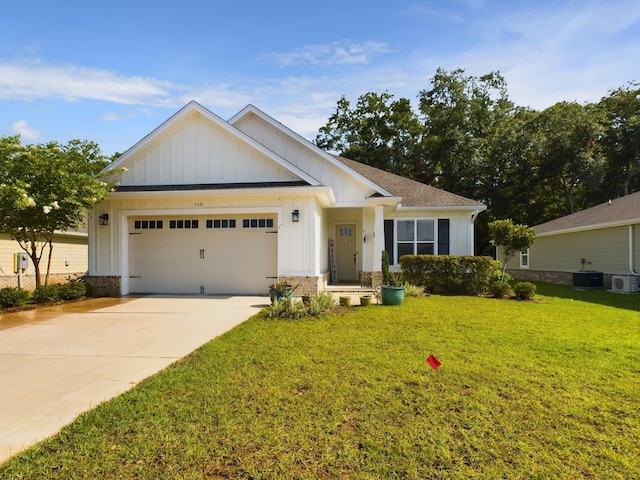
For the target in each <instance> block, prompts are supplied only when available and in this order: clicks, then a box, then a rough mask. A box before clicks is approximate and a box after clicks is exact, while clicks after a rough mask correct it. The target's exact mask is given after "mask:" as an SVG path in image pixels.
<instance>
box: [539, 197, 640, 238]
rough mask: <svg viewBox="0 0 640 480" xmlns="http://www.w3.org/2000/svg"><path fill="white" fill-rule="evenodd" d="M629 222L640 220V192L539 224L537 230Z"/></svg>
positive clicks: (547, 230)
mask: <svg viewBox="0 0 640 480" xmlns="http://www.w3.org/2000/svg"><path fill="white" fill-rule="evenodd" d="M627 222H628V223H629V224H631V223H638V222H640V192H636V193H632V194H630V195H626V196H624V197H620V198H616V199H615V200H610V201H609V202H606V203H603V204H600V205H596V206H595V207H591V208H587V209H586V210H582V211H580V212H576V213H572V214H570V215H567V216H564V217H560V218H556V219H555V220H551V221H550V222H546V223H542V224H540V225H537V226H536V227H535V230H536V234H538V235H541V234H548V233H554V232H560V231H564V230H572V229H584V228H589V227H597V226H599V225H606V224H611V223H614V224H615V223H622V224H624V223H627Z"/></svg>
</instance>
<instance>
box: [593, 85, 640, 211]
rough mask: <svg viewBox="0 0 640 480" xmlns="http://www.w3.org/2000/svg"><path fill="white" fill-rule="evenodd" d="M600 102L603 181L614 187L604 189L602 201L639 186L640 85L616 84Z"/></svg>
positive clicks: (604, 183)
mask: <svg viewBox="0 0 640 480" xmlns="http://www.w3.org/2000/svg"><path fill="white" fill-rule="evenodd" d="M598 106H599V108H600V111H601V114H602V116H601V119H602V122H603V125H604V129H605V132H604V135H603V137H602V141H601V143H602V145H603V147H604V150H605V154H606V156H607V158H608V168H607V173H606V176H605V181H604V182H603V185H608V186H614V188H615V190H614V191H609V192H603V195H602V196H604V197H605V198H600V199H599V200H601V201H602V200H604V199H606V197H607V196H608V197H609V198H612V197H614V198H615V197H618V196H620V195H628V194H629V193H632V192H633V191H635V190H638V189H640V85H639V84H637V83H630V84H629V85H627V86H626V87H620V88H617V89H615V90H613V91H612V92H611V93H610V94H609V95H608V96H607V97H604V98H603V99H602V100H601V101H600V103H599V105H598ZM602 196H601V197H602Z"/></svg>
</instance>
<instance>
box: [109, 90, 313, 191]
mask: <svg viewBox="0 0 640 480" xmlns="http://www.w3.org/2000/svg"><path fill="white" fill-rule="evenodd" d="M193 112H197V113H199V114H201V115H202V116H204V117H205V118H206V119H208V120H209V121H210V122H212V123H213V124H215V125H216V126H217V127H220V128H222V129H223V130H224V131H225V132H226V133H228V134H229V135H231V136H233V137H235V138H238V139H239V140H241V141H242V142H244V143H245V144H247V145H249V146H250V147H251V148H253V149H255V150H257V151H259V152H260V153H261V154H263V155H265V156H266V157H267V158H269V159H270V160H272V161H273V162H275V163H276V164H278V165H279V166H280V167H282V168H284V169H285V170H287V171H289V172H290V173H291V174H293V175H295V176H297V177H298V178H300V180H302V181H304V182H306V183H307V184H309V185H312V186H319V185H320V182H318V180H316V179H315V178H313V177H312V176H311V175H309V174H308V173H306V172H304V171H303V170H301V169H300V168H298V167H296V166H295V165H293V164H292V163H290V162H288V161H287V160H286V159H284V158H283V157H281V156H280V155H278V154H276V153H275V152H273V151H272V150H269V149H268V148H266V147H265V146H264V145H262V144H261V143H259V142H257V141H255V140H254V139H253V138H251V137H249V136H248V135H246V134H245V133H244V132H242V131H240V130H238V129H237V128H235V127H233V126H232V125H230V124H229V123H227V122H226V121H224V120H223V119H222V118H220V117H219V116H217V115H216V114H215V113H213V112H212V111H210V110H208V109H207V108H205V107H203V106H202V105H200V104H199V103H198V102H196V101H195V100H192V101H190V102H189V103H188V104H187V105H185V106H184V107H182V108H181V109H180V110H178V112H176V113H175V114H173V115H172V116H171V117H169V119H167V120H166V121H164V122H163V123H162V124H161V125H160V126H159V127H157V128H155V129H154V130H153V131H152V132H151V133H149V134H148V135H147V136H145V137H144V138H143V139H142V140H140V141H139V142H137V143H136V144H135V145H133V146H132V147H131V148H129V149H128V150H127V151H126V152H124V153H123V154H122V155H121V156H120V157H119V158H118V159H117V160H116V161H115V162H113V163H111V164H110V165H107V167H106V168H105V169H104V170H103V172H109V171H112V170H113V171H114V172H115V171H117V170H118V169H119V168H122V167H124V166H126V164H127V162H129V161H130V160H131V159H132V158H134V157H135V155H136V153H137V152H139V151H141V150H143V149H144V148H145V147H146V146H148V145H149V144H151V143H152V142H154V140H156V139H157V138H159V137H161V136H162V135H163V134H164V133H165V132H167V131H168V130H170V129H171V128H172V127H173V126H174V125H176V124H178V123H179V122H180V121H181V120H182V119H185V118H187V117H188V116H189V115H190V114H192V113H193Z"/></svg>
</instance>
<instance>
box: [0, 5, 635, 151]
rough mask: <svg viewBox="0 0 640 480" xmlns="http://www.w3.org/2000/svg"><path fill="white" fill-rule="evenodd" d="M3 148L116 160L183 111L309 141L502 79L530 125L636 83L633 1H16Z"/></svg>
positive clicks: (5, 16) (3, 60)
mask: <svg viewBox="0 0 640 480" xmlns="http://www.w3.org/2000/svg"><path fill="white" fill-rule="evenodd" d="M0 39H1V41H0V136H4V135H13V134H17V133H19V134H21V135H22V139H23V142H24V143H41V142H47V141H49V140H57V141H59V142H62V143H66V142H67V141H68V140H71V139H75V138H79V139H88V140H94V141H96V142H98V143H99V144H100V146H101V148H102V150H103V152H104V153H106V154H112V153H114V152H116V151H120V152H122V151H124V150H126V149H127V148H129V147H131V146H132V145H133V144H134V143H136V142H137V141H138V140H140V139H141V138H142V137H144V136H145V135H146V134H148V133H149V132H150V131H151V130H153V129H154V128H155V127H157V126H158V125H160V124H161V123H162V122H163V121H164V120H166V119H167V118H168V117H169V116H171V115H172V114H173V113H175V112H176V111H177V110H178V109H179V108H181V107H182V106H183V105H185V104H186V103H188V102H189V101H190V100H196V101H198V102H200V103H201V104H202V105H204V106H205V107H207V108H209V109H210V110H212V111H213V112H214V113H216V114H217V115H219V116H220V117H222V118H224V119H228V118H230V117H231V116H233V114H235V113H236V112H238V111H239V110H240V109H242V108H243V107H244V106H246V105H247V104H248V103H252V104H254V105H255V106H257V107H258V108H260V109H262V110H264V111H265V112H266V113H267V114H269V115H271V116H273V117H274V118H276V119H277V120H279V121H281V122H282V123H284V124H285V125H287V126H288V127H290V128H292V129H293V130H295V131H297V132H298V133H300V134H302V135H303V136H305V137H307V138H309V139H313V138H315V135H316V132H317V130H318V128H319V127H321V126H322V125H324V124H325V123H326V121H327V118H328V117H329V115H331V114H332V113H333V112H334V111H335V107H336V102H337V101H338V99H339V98H340V97H341V96H343V95H344V96H346V97H347V98H349V99H351V100H356V99H357V98H358V96H359V95H362V94H364V93H366V92H378V93H381V92H384V91H388V92H389V93H391V94H393V95H394V96H396V97H407V98H410V99H411V100H415V98H416V96H417V95H418V93H419V91H420V90H422V89H426V88H428V87H429V79H430V78H431V77H432V76H433V74H434V73H435V71H436V69H437V68H438V67H442V68H444V69H445V70H448V71H450V70H453V69H455V68H458V67H460V68H463V69H465V71H466V73H467V74H469V75H482V74H485V73H489V72H491V71H500V72H501V73H502V75H503V76H504V77H505V78H506V81H507V84H508V92H509V95H510V97H511V98H512V99H513V100H514V101H515V102H516V103H517V104H519V105H526V106H531V107H533V108H537V109H543V108H546V107H548V106H550V105H552V104H554V103H555V102H558V101H562V100H568V101H577V102H580V103H584V102H590V101H598V100H599V99H600V98H601V97H603V96H605V95H606V94H607V92H608V91H609V90H610V89H612V88H616V87H619V86H622V85H625V84H627V83H628V82H629V81H640V2H638V1H637V0H615V1H612V0H592V1H590V0H584V1H564V0H537V1H523V0H504V1H503V0H495V1H491V0H448V1H445V0H432V1H429V0H422V1H418V0H393V1H390V0H366V1H361V0H341V1H335V0H323V1H322V2H301V1H299V0H298V1H288V0H287V1H277V0H273V1H271V2H269V1H264V0H262V1H253V0H235V1H233V2H232V1H219V0H182V1H175V0H172V1H167V0H154V1H146V0H128V1H121V0H109V1H104V0H58V1H51V0H20V1H14V2H5V4H4V5H3V6H2V15H1V17H0Z"/></svg>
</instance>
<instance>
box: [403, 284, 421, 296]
mask: <svg viewBox="0 0 640 480" xmlns="http://www.w3.org/2000/svg"><path fill="white" fill-rule="evenodd" d="M423 293H424V287H419V286H417V285H411V284H410V283H409V282H405V283H404V294H405V296H407V297H419V296H420V295H422V294H423Z"/></svg>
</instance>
